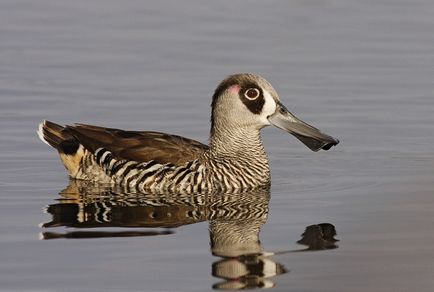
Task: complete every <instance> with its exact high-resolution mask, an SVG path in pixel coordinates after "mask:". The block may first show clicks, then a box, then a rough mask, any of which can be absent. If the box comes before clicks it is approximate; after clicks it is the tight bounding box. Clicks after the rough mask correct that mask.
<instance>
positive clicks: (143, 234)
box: [0, 0, 434, 291]
mask: <svg viewBox="0 0 434 292" xmlns="http://www.w3.org/2000/svg"><path fill="white" fill-rule="evenodd" d="M433 14H434V3H433V2H432V1H405V0H402V1H391V0H382V1H343V0H330V1H320V0H312V1H272V2H269V1H267V2H264V1H249V2H245V1H219V2H215V3H203V2H202V1H184V2H183V4H182V5H180V4H179V2H178V1H159V2H158V3H144V2H142V1H123V2H122V3H121V2H118V1H92V2H89V1H73V2H71V1H48V0H41V1H28V0H27V1H25V0H23V1H2V2H1V3H0V68H1V69H0V137H1V142H0V150H1V151H0V161H1V164H0V218H1V220H0V234H1V237H0V246H1V249H0V289H1V290H2V291H14V290H15V291H59V290H61V291H208V290H212V289H213V288H216V289H217V288H225V287H226V288H236V287H242V286H236V285H243V284H245V283H247V282H248V283H249V285H251V286H249V287H253V286H255V284H258V285H259V284H260V285H263V286H264V287H263V288H265V287H268V286H273V285H274V287H275V288H274V290H275V291H397V290H399V291H432V287H433V285H434V280H433V278H432V274H433V272H434V266H433V260H432V259H433V258H434V248H433V243H434V227H433V224H432V222H433V220H434V213H433V212H432V210H433V209H434V179H433V171H434V155H433V154H434V147H433V145H434V126H433V125H434V115H433V110H434V97H433V92H434V82H433V80H432V76H434V38H433V36H432V32H433V30H434V18H433V17H432V15H433ZM245 71H249V72H256V73H259V74H261V75H263V76H264V77H266V78H267V79H268V80H270V81H271V82H272V83H273V85H274V86H275V87H276V89H277V91H278V92H279V93H280V96H281V97H282V100H283V101H284V103H285V104H286V105H287V107H288V108H289V109H290V110H291V111H293V112H294V113H295V114H297V115H298V116H299V117H300V118H303V119H304V120H306V121H308V122H310V123H312V124H314V125H315V126H317V127H319V128H320V129H322V130H324V131H325V132H327V133H330V134H332V135H334V136H336V137H338V138H339V139H340V140H341V144H340V145H338V147H335V148H334V149H332V150H331V151H328V152H318V153H313V152H310V151H309V150H308V149H307V148H306V147H304V146H303V145H302V144H301V143H299V142H298V141H297V140H296V139H293V138H292V137H290V136H288V135H287V134H285V133H284V132H282V131H279V130H278V129H265V130H264V131H263V138H264V142H265V145H266V149H267V151H268V153H269V157H270V164H271V169H272V187H271V190H270V193H269V201H268V194H267V193H266V194H265V195H264V194H263V195H258V196H256V197H253V198H259V199H258V200H261V198H264V199H263V200H262V201H260V202H256V203H255V204H254V200H253V199H252V197H251V196H252V194H250V197H249V194H246V195H245V196H246V198H247V199H246V200H247V201H244V200H243V199H242V198H240V200H239V201H240V202H241V203H240V204H237V203H236V202H232V203H231V204H229V207H227V206H226V205H224V204H223V206H222V205H221V204H220V205H219V204H217V206H220V207H216V208H217V209H215V210H217V211H219V210H223V211H222V212H223V213H225V211H228V210H229V211H230V210H232V209H231V207H230V206H233V207H234V208H235V207H237V206H241V209H243V208H244V209H247V208H248V207H249V206H262V207H260V208H258V209H257V210H262V211H260V212H258V213H255V212H252V213H255V214H259V215H260V216H259V217H258V218H259V219H258V218H256V217H255V218H253V219H252V218H250V217H249V216H247V217H246V216H245V217H242V216H241V217H230V216H229V217H227V216H228V215H227V214H226V215H222V216H223V217H221V216H220V217H219V216H215V217H213V216H211V215H210V214H214V213H213V212H211V211H212V210H214V209H213V208H212V207H211V205H212V203H213V202H212V201H211V203H210V202H209V201H207V200H200V198H199V200H197V202H199V204H198V203H197V202H196V203H194V204H193V203H189V204H187V203H185V202H183V203H179V202H176V200H175V202H173V201H170V200H169V199H170V198H169V199H168V201H169V203H168V202H167V201H166V202H164V203H165V204H163V205H162V206H160V207H154V208H155V209H152V210H150V209H149V208H151V207H149V206H148V205H147V204H148V203H149V200H148V199H149V198H147V197H144V198H143V197H141V196H138V197H137V196H136V197H131V196H130V195H128V194H123V195H121V196H120V197H121V198H119V196H113V195H107V196H102V197H100V198H98V196H95V195H89V194H88V193H87V192H89V190H86V189H84V190H83V189H82V190H78V191H75V192H69V195H66V198H65V192H63V193H62V194H59V193H61V192H62V191H63V190H64V189H65V188H67V187H68V186H69V181H68V179H67V177H66V175H65V172H64V170H63V167H62V166H61V164H60V163H59V161H58V158H57V156H56V153H55V152H54V151H53V150H52V149H49V148H48V147H47V146H46V145H45V144H43V143H41V142H40V141H39V140H38V138H37V136H36V134H35V129H36V126H37V124H38V122H39V121H40V120H42V119H44V118H46V119H49V120H53V121H57V122H60V123H63V124H67V123H73V122H82V123H90V124H97V125H105V126H109V127H118V128H124V129H146V130H156V131H163V132H169V133H176V134H179V135H184V136H187V137H190V138H193V139H197V140H199V141H204V142H205V141H206V139H207V136H208V132H209V124H208V120H209V104H210V97H211V94H212V91H213V90H214V88H215V86H216V85H217V83H218V82H219V81H220V80H221V79H222V78H223V77H224V76H226V75H228V74H230V73H234V72H245ZM124 198H125V200H124V201H126V202H128V203H129V204H126V203H125V202H124V201H123V199H124ZM248 198H250V199H248ZM188 200H189V199H188V198H187V202H188ZM190 200H193V199H192V198H190ZM214 200H215V199H214ZM151 201H152V200H151ZM200 202H202V205H201V203H200ZM229 202H230V200H229ZM243 202H251V203H244V205H243ZM146 206H148V207H146ZM189 206H190V207H189ZM213 206H214V205H213ZM130 208H131V209H130ZM147 208H148V209H147ZM160 208H162V209H160ZM182 208H185V209H186V210H189V211H192V212H193V213H191V214H192V215H194V214H199V215H198V216H199V217H194V216H193V217H191V218H195V219H194V220H193V219H191V218H190V217H182V216H179V218H177V220H178V221H176V220H174V221H173V222H171V224H172V225H171V226H164V225H162V224H163V223H164V222H162V221H160V222H159V224H160V225H158V226H160V227H158V228H150V226H149V225H147V224H150V222H153V221H152V220H151V219H152V218H151V217H149V216H150V214H151V213H152V212H156V211H161V210H163V211H161V212H162V213H161V214H166V215H167V214H168V213H167V212H169V211H170V212H169V213H170V214H184V213H182V212H181V211H182V210H183V209H182ZM189 208H190V209H189ZM228 208H229V209H228ZM133 210H134V211H133ZM174 210H175V211H174ZM198 210H199V211H200V210H202V211H203V212H205V213H204V214H207V215H206V216H205V215H203V214H202V213H200V212H199V213H195V212H196V211H198ZM210 210H211V211H210ZM98 212H99V213H98ZM150 212H151V213H150ZM177 212H181V213H177ZM187 213H188V212H187ZM155 214H157V215H158V214H160V213H158V212H157V213H153V215H152V216H155ZM200 214H202V217H201V216H200ZM216 214H219V212H216ZM235 214H237V212H235ZM82 215H85V218H82V217H80V216H82ZM104 215H105V217H104ZM148 215H149V216H148ZM56 216H57V217H56ZM86 216H87V217H86ZM101 216H102V217H101ZM107 216H108V217H107ZM146 216H148V217H149V218H151V219H149V220H144V218H145V217H146ZM225 216H226V217H225ZM80 218H81V219H80ZM86 218H87V219H86ZM113 218H116V220H115V219H113ZM162 218H163V219H164V218H166V217H162ZM189 218H190V219H189ZM225 218H226V219H227V220H226V221H225ZM236 218H241V219H238V220H239V221H237V219H236ZM84 219H86V220H84ZM153 219H158V218H153ZM166 219H167V218H166ZM56 220H58V221H56ZM219 220H220V221H219ZM221 220H223V222H221ZM252 220H253V221H252ZM50 222H52V223H53V222H55V223H56V224H57V226H56V227H50V228H49V227H48V226H45V227H43V226H41V225H40V224H46V225H49V224H50ZM107 222H111V223H107ZM216 222H217V223H216ZM251 222H252V223H251ZM166 223H167V222H166ZM187 223H188V224H187ZM225 223H226V224H229V227H228V226H227V225H225ZM249 223H250V224H249ZM320 223H329V224H331V225H318V224H320ZM53 224H54V223H53ZM56 224H54V225H56ZM86 224H89V225H86ZM92 224H94V226H96V228H89V227H91V225H92ZM177 224H178V225H181V226H179V227H175V225H177ZM183 224H186V225H183ZM219 224H220V225H219ZM221 224H223V226H226V229H223V230H229V231H231V230H232V231H233V230H235V229H236V228H235V227H233V226H231V224H235V225H237V224H238V225H237V226H243V225H242V224H245V227H244V228H241V227H240V230H241V231H244V232H246V235H245V236H246V238H249V237H248V236H253V237H252V238H253V239H257V238H259V239H260V244H257V245H253V246H249V247H248V248H247V253H249V254H251V253H253V254H254V255H250V256H241V254H242V253H240V254H236V256H237V257H235V255H232V254H230V252H233V251H234V250H236V249H235V248H227V247H226V248H224V247H225V245H222V246H223V247H222V246H220V245H219V247H220V249H218V250H217V251H216V246H213V235H214V234H219V233H218V231H219V230H220V229H219V226H221ZM216 225H217V227H216ZM66 226H68V227H66ZM126 226H129V227H126ZM308 226H311V227H310V228H308V229H311V230H316V231H321V230H322V229H321V228H323V227H324V226H328V227H331V226H334V228H335V229H336V232H337V235H336V236H335V238H337V239H339V241H338V242H334V241H333V240H331V239H330V238H328V239H327V238H322V237H321V236H322V235H321V234H318V232H317V233H314V235H313V238H316V239H317V241H321V240H323V241H324V242H323V243H325V245H324V246H320V249H322V250H319V251H316V252H313V251H311V250H312V249H314V250H315V249H318V248H311V250H309V247H307V246H306V245H300V244H297V241H299V240H300V239H301V234H302V233H303V232H304V230H305V229H306V227H308ZM321 226H322V227H321ZM81 227H85V228H81ZM249 228H252V231H249ZM324 228H325V227H324ZM259 230H260V232H259ZM213 232H214V233H213ZM228 233H229V234H228ZM223 234H226V235H230V232H227V231H226V233H225V232H223ZM43 239H45V240H43ZM210 241H211V242H210ZM214 243H215V240H214ZM231 245H232V243H231ZM306 249H308V250H307V251H306ZM222 250H223V251H222ZM299 250H304V252H298V251H299ZM265 263H267V264H265ZM222 267H226V268H227V269H224V268H222ZM242 267H250V270H249V271H250V275H251V277H250V278H248V279H247V280H249V281H247V282H246V281H244V282H243V280H246V278H243V277H238V278H236V279H232V280H230V281H228V280H225V277H226V278H230V277H229V276H228V275H227V274H225V273H226V272H227V271H232V272H234V273H235V272H239V271H240V269H241V268H242ZM260 267H267V268H269V269H266V271H267V272H266V273H265V272H264V273H263V271H264V270H261V268H260ZM258 271H259V272H260V273H259V274H258ZM255 273H256V274H255ZM261 273H262V274H261ZM232 275H234V274H232ZM235 275H236V274H235ZM238 276H239V274H238ZM232 284H233V285H232ZM235 284H236V285H235ZM231 285H232V286H231Z"/></svg>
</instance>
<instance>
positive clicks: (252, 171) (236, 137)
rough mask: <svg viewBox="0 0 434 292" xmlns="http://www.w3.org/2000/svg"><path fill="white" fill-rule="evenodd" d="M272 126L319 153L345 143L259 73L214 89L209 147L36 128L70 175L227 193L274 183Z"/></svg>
mask: <svg viewBox="0 0 434 292" xmlns="http://www.w3.org/2000/svg"><path fill="white" fill-rule="evenodd" d="M270 125H273V126H275V127H277V128H280V129H282V130H284V131H286V132H288V133H290V134H292V135H293V136H295V137H296V138H297V139H298V140H300V141H301V142H302V143H303V144H304V145H305V146H307V147H308V148H309V149H310V150H312V151H315V152H316V151H319V150H321V149H322V150H329V149H330V148H331V147H332V146H335V145H337V144H338V143H339V140H338V139H336V138H334V137H332V136H329V135H327V134H324V133H322V132H321V131H320V130H318V129H317V128H315V127H313V126H311V125H309V124H307V123H305V122H303V121H302V120H301V119H299V118H297V117H296V116H295V115H294V114H292V113H291V112H290V111H289V110H288V109H287V108H286V107H285V106H284V105H283V104H282V102H281V101H280V98H279V95H278V94H277V92H276V90H275V89H274V88H273V86H272V85H271V84H270V83H269V82H268V81H267V80H266V79H265V78H263V77H261V76H259V75H257V74H252V73H239V74H233V75H230V76H228V77H226V78H225V79H224V80H223V81H221V82H220V84H219V85H218V86H217V88H216V89H215V91H214V94H213V95H212V102H211V131H210V137H209V145H205V144H203V143H201V142H198V141H196V140H193V139H189V138H186V137H181V136H178V135H172V134H167V133H161V132H154V131H127V130H120V129H115V128H106V127H100V126H93V125H87V124H74V125H66V126H61V125H59V124H56V123H53V122H50V121H47V120H44V121H42V122H41V123H40V124H39V127H38V130H37V134H38V136H39V138H40V139H41V140H42V141H43V142H44V143H46V144H48V145H49V146H52V147H53V148H55V149H56V150H57V151H58V153H59V156H60V159H61V161H62V163H63V165H64V166H65V168H66V171H67V173H68V175H69V177H70V178H71V179H75V180H84V181H89V182H92V183H97V184H99V183H101V184H110V185H117V186H121V187H124V188H126V189H128V190H131V191H138V192H145V193H166V192H167V193H216V192H220V193H228V192H237V191H247V190H254V189H256V188H260V187H267V186H269V185H270V182H271V178H270V167H269V162H268V157H267V154H266V152H265V149H264V146H263V143H262V140H261V134H260V131H261V129H262V128H264V127H267V126H270Z"/></svg>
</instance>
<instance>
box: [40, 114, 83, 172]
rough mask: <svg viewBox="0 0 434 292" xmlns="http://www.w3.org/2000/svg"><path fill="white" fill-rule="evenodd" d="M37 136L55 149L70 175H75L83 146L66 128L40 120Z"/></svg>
mask: <svg viewBox="0 0 434 292" xmlns="http://www.w3.org/2000/svg"><path fill="white" fill-rule="evenodd" d="M37 133H38V136H39V138H40V139H41V140H42V142H44V143H45V144H47V145H50V146H51V147H53V148H55V149H57V151H58V152H59V154H60V158H61V160H62V162H63V164H64V165H65V167H66V169H67V170H68V173H69V175H70V176H71V177H75V176H76V174H77V171H78V169H79V167H80V163H81V159H82V157H83V155H84V149H83V146H81V144H80V142H79V141H78V140H77V138H75V137H74V136H73V135H72V134H71V133H70V131H68V129H66V128H65V127H63V126H61V125H58V124H55V123H53V122H50V121H46V120H44V121H42V122H41V123H40V124H39V127H38V130H37Z"/></svg>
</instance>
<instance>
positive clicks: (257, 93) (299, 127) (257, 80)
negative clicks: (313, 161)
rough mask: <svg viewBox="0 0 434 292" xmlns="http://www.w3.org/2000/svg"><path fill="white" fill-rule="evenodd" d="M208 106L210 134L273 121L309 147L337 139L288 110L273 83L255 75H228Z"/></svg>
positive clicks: (323, 145) (331, 143) (330, 143)
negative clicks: (209, 106) (210, 108)
mask: <svg viewBox="0 0 434 292" xmlns="http://www.w3.org/2000/svg"><path fill="white" fill-rule="evenodd" d="M211 107H212V115H211V135H214V133H215V132H219V131H224V132H229V133H230V132H232V130H237V129H245V130H248V129H257V130H259V129H261V128H263V127H265V126H269V125H274V126H276V127H278V128H280V129H282V130H285V131H287V132H288V133H290V134H292V135H294V136H295V137H296V138H297V139H299V140H300V141H301V142H303V143H304V144H305V145H306V146H307V147H309V148H310V149H311V150H312V151H318V150H319V149H324V150H328V149H330V147H332V146H334V145H337V144H338V143H339V140H338V139H335V138H333V137H331V136H329V135H326V134H324V133H321V131H319V130H318V129H317V128H315V127H313V126H311V125H309V124H307V123H305V122H303V121H302V120H300V119H298V118H297V117H296V116H294V115H293V114H292V113H290V112H289V111H288V109H287V108H286V107H285V106H284V105H283V104H282V103H281V102H280V98H279V95H278V94H277V92H276V91H275V90H274V88H273V86H272V85H271V84H270V83H269V82H268V81H267V80H265V79H264V78H262V77H261V76H259V75H255V74H249V73H243V74H235V75H231V76H228V77H227V78H226V79H225V80H223V81H222V82H221V83H220V84H219V86H218V87H217V89H216V90H215V93H214V95H213V100H212V105H211Z"/></svg>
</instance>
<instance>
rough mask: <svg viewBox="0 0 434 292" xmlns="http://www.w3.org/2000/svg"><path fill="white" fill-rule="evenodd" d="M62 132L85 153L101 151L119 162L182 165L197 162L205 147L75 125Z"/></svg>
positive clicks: (151, 135) (175, 139) (163, 136)
mask: <svg viewBox="0 0 434 292" xmlns="http://www.w3.org/2000/svg"><path fill="white" fill-rule="evenodd" d="M66 129H67V130H68V131H70V133H72V135H73V136H74V137H75V138H76V139H77V140H79V141H80V143H81V144H82V145H83V146H84V147H85V148H86V149H88V150H89V151H91V152H94V151H95V150H96V149H98V148H101V147H103V148H105V149H107V150H109V151H111V152H112V153H113V155H114V156H116V157H119V158H121V159H128V160H134V161H139V162H143V161H150V160H155V161H157V162H159V163H172V164H174V165H182V164H184V163H186V162H188V161H191V160H194V159H197V158H198V157H199V156H200V155H201V154H202V153H203V152H204V151H205V150H206V149H208V146H206V145H204V144H202V143H200V142H198V141H195V140H192V139H188V138H184V137H181V136H176V135H169V134H165V133H160V132H150V131H147V132H139V131H124V130H119V129H113V128H104V127H97V126H91V125H83V124H76V125H74V126H67V127H66Z"/></svg>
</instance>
